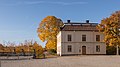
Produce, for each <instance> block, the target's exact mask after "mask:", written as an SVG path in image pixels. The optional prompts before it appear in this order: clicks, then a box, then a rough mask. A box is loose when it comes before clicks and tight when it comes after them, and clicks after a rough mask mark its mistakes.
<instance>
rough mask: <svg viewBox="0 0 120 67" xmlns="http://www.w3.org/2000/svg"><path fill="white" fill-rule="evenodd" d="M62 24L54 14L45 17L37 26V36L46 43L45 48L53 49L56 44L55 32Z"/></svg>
mask: <svg viewBox="0 0 120 67" xmlns="http://www.w3.org/2000/svg"><path fill="white" fill-rule="evenodd" d="M62 25H63V22H62V20H61V19H58V18H56V17H55V16H47V17H45V18H44V19H43V20H42V21H41V23H40V24H39V27H38V30H37V32H38V36H39V38H40V40H42V41H43V42H45V41H46V42H47V43H46V48H47V49H55V50H56V45H57V34H58V32H59V30H60V26H62Z"/></svg>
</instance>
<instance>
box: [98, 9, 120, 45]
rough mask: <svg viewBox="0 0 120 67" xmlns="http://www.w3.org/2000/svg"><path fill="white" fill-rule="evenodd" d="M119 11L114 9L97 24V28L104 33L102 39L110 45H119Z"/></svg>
mask: <svg viewBox="0 0 120 67" xmlns="http://www.w3.org/2000/svg"><path fill="white" fill-rule="evenodd" d="M119 28H120V11H116V12H115V13H113V14H112V15H111V16H110V17H107V18H104V19H103V20H102V21H101V23H100V24H99V25H98V29H99V30H100V31H101V32H103V33H104V34H105V38H104V41H105V42H106V43H108V44H109V45H110V46H117V45H119V46H120V35H119V33H120V31H119Z"/></svg>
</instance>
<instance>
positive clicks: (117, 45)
mask: <svg viewBox="0 0 120 67" xmlns="http://www.w3.org/2000/svg"><path fill="white" fill-rule="evenodd" d="M116 55H119V46H118V45H117V53H116Z"/></svg>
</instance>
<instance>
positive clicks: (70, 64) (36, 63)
mask: <svg viewBox="0 0 120 67" xmlns="http://www.w3.org/2000/svg"><path fill="white" fill-rule="evenodd" d="M1 67H120V56H64V57H57V58H48V59H30V60H2V61H1Z"/></svg>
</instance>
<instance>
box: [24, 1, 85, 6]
mask: <svg viewBox="0 0 120 67" xmlns="http://www.w3.org/2000/svg"><path fill="white" fill-rule="evenodd" d="M24 4H55V5H80V4H87V2H60V1H57V2H51V1H34V2H24Z"/></svg>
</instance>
